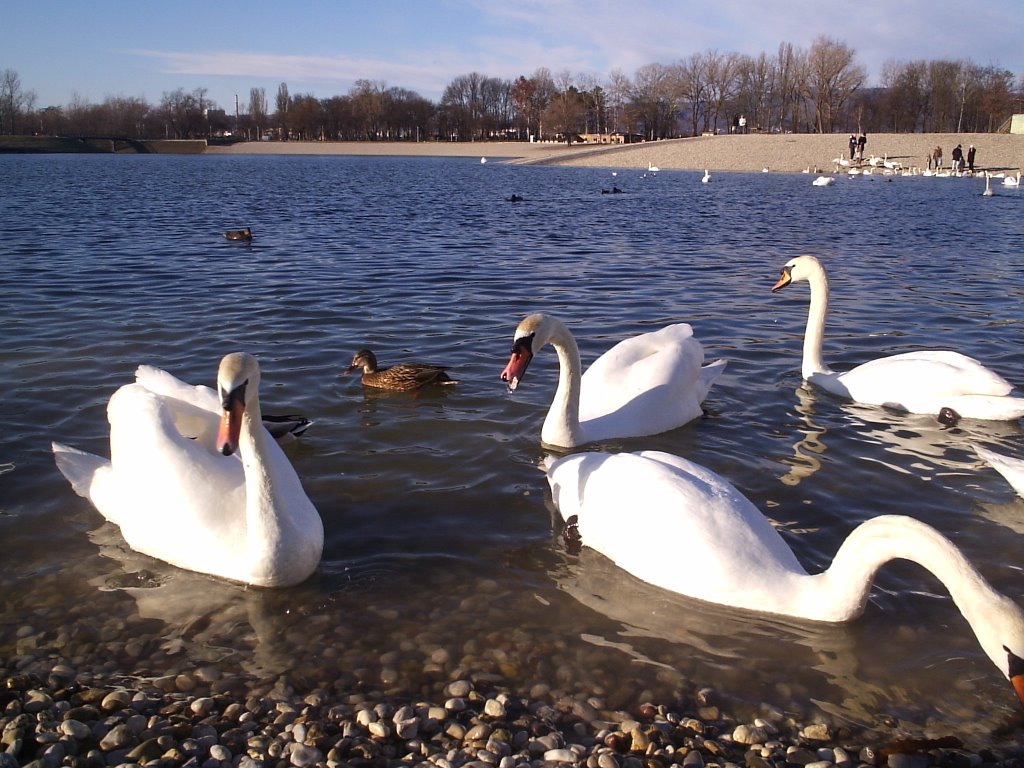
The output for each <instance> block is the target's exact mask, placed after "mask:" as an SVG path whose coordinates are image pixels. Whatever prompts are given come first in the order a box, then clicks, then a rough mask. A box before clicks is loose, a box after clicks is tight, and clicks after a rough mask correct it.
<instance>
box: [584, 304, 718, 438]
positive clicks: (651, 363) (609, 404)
mask: <svg viewBox="0 0 1024 768" xmlns="http://www.w3.org/2000/svg"><path fill="white" fill-rule="evenodd" d="M703 362H704V350H703V347H702V346H701V343H700V342H699V341H698V340H697V339H696V338H694V336H693V330H692V329H691V328H690V326H689V325H687V324H686V323H678V324H676V325H670V326H667V327H666V328H662V329H660V330H658V331H654V332H652V333H644V334H640V335H639V336H633V337H631V338H629V339H626V340H624V341H621V342H619V343H618V344H616V345H615V346H614V347H612V348H611V349H609V350H608V351H607V352H605V353H604V354H603V355H601V356H600V357H599V358H598V359H597V360H595V361H594V362H593V364H592V365H591V366H590V367H589V368H588V369H587V371H586V372H585V373H584V374H583V377H582V382H581V390H580V421H581V422H583V423H584V424H585V427H584V428H585V429H586V430H587V434H588V437H589V438H590V439H591V440H593V439H601V438H602V437H604V436H620V437H621V436H635V435H651V434H657V433H659V432H665V431H667V430H669V429H674V428H676V427H679V426H682V425H683V424H686V423H687V422H689V421H692V420H693V419H695V418H698V417H699V416H701V415H702V413H703V411H702V409H701V402H702V401H703V400H704V399H705V397H707V393H708V390H709V389H710V388H711V385H712V384H713V383H714V381H715V379H717V378H718V375H719V374H720V373H721V371H722V368H723V367H724V362H720V363H716V364H715V366H714V367H709V368H710V370H707V371H705V370H704V369H702V365H703ZM587 422H589V424H588V423H587Z"/></svg>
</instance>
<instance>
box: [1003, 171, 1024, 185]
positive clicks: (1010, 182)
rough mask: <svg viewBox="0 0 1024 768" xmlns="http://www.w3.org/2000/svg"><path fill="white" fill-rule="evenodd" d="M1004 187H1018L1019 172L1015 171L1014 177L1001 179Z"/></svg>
mask: <svg viewBox="0 0 1024 768" xmlns="http://www.w3.org/2000/svg"><path fill="white" fill-rule="evenodd" d="M1003 186H1004V187H1019V186H1020V171H1017V175H1016V176H1006V177H1004V178H1003Z"/></svg>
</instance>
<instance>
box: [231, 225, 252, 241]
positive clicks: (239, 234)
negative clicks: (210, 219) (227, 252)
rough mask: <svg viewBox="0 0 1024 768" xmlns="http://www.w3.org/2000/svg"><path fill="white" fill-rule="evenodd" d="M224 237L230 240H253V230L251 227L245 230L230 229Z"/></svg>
mask: <svg viewBox="0 0 1024 768" xmlns="http://www.w3.org/2000/svg"><path fill="white" fill-rule="evenodd" d="M224 237H226V238H227V239H228V240H246V241H248V240H252V230H251V229H249V227H246V228H245V229H229V230H228V231H227V232H225V233H224Z"/></svg>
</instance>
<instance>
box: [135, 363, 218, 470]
mask: <svg viewBox="0 0 1024 768" xmlns="http://www.w3.org/2000/svg"><path fill="white" fill-rule="evenodd" d="M135 381H136V383H137V384H139V385H140V386H142V387H145V389H146V390H148V391H149V392H152V393H153V394H154V395H156V396H157V397H159V398H160V400H161V402H162V403H163V405H164V407H165V408H166V409H167V414H168V415H169V417H170V418H171V421H172V422H173V423H174V426H175V429H176V430H177V431H178V433H179V434H181V435H183V436H184V437H187V438H190V439H192V440H196V441H198V442H200V443H201V444H202V445H204V446H205V447H206V448H207V449H208V450H211V451H214V450H216V448H215V445H214V443H215V442H216V439H217V428H218V426H219V423H220V414H221V408H220V400H219V398H218V397H217V393H216V392H215V391H214V390H213V389H211V388H210V387H205V386H202V385H198V386H193V385H191V384H186V383H185V382H184V381H182V380H181V379H179V378H177V377H176V376H174V375H172V374H170V373H168V372H167V371H164V370H162V369H160V368H155V367H153V366H151V365H140V366H139V367H138V368H137V369H136V371H135Z"/></svg>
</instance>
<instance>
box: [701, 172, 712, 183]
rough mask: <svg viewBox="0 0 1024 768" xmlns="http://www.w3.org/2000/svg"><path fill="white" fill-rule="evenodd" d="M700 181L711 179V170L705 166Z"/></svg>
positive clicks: (706, 181)
mask: <svg viewBox="0 0 1024 768" xmlns="http://www.w3.org/2000/svg"><path fill="white" fill-rule="evenodd" d="M700 181H701V183H702V184H707V183H708V182H709V181H711V171H710V170H708V169H707V168H705V169H704V175H703V176H702V177H701V180H700Z"/></svg>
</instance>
